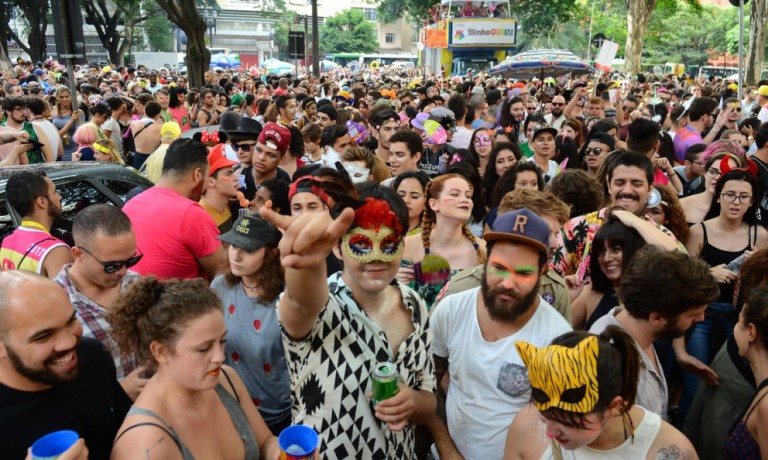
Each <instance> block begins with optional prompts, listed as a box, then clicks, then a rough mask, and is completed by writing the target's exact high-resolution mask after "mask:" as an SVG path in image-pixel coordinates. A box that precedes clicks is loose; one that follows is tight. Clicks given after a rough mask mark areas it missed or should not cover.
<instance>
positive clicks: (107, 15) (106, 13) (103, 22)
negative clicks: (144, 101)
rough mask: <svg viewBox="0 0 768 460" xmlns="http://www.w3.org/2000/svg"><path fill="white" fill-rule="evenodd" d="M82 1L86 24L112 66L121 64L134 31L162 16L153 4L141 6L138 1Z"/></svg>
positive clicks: (147, 3) (146, 3)
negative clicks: (93, 33)
mask: <svg viewBox="0 0 768 460" xmlns="http://www.w3.org/2000/svg"><path fill="white" fill-rule="evenodd" d="M81 1H82V3H81V5H82V8H83V12H84V13H85V14H84V17H85V22H86V23H88V24H91V25H93V27H94V29H96V33H97V34H98V35H99V39H100V40H101V43H102V45H104V48H106V50H107V54H108V55H109V62H111V63H113V64H115V65H123V64H124V62H123V60H124V56H125V52H126V51H127V50H128V48H129V46H130V45H131V42H132V41H133V35H134V28H135V27H136V26H138V25H139V24H141V23H142V22H144V21H146V20H148V19H150V18H152V17H156V16H159V15H160V12H161V10H160V8H159V7H158V6H157V4H156V3H154V2H144V3H143V4H140V1H139V0H109V1H107V0H81ZM166 22H167V21H166ZM150 37H152V34H151V33H150Z"/></svg>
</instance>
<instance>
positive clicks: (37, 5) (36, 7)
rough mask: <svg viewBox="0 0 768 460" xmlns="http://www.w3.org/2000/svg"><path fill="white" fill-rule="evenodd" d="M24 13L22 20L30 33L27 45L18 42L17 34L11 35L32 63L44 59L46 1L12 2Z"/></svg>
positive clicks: (21, 0)
mask: <svg viewBox="0 0 768 460" xmlns="http://www.w3.org/2000/svg"><path fill="white" fill-rule="evenodd" d="M13 3H14V4H16V5H17V6H18V7H19V8H20V9H21V11H22V12H23V13H24V18H25V19H26V21H27V22H28V23H29V26H30V31H29V37H28V43H27V44H25V43H24V42H22V41H21V40H19V38H20V37H19V36H18V34H13V33H11V37H12V38H13V39H14V40H16V43H18V44H19V47H21V49H23V50H24V51H25V52H26V53H27V54H29V58H30V60H31V61H32V62H37V61H44V60H45V59H44V58H45V30H46V29H47V28H48V16H47V13H48V9H49V8H48V0H34V1H33V0H20V1H16V2H13Z"/></svg>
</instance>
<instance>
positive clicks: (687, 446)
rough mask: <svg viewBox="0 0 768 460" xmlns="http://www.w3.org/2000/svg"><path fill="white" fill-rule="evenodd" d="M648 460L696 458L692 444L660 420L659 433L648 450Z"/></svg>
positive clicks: (695, 459) (689, 459)
mask: <svg viewBox="0 0 768 460" xmlns="http://www.w3.org/2000/svg"><path fill="white" fill-rule="evenodd" d="M647 459H648V460H698V459H699V456H698V455H697V454H696V450H694V448H693V445H692V444H691V442H690V441H689V440H688V438H686V437H685V435H683V434H682V433H681V432H679V431H678V430H677V429H676V428H675V427H673V426H672V425H670V424H669V423H667V422H665V421H662V422H661V428H660V429H659V434H657V435H656V439H655V440H654V441H653V445H652V446H651V449H650V450H649V451H648V456H647Z"/></svg>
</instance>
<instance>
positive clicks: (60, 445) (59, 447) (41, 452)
mask: <svg viewBox="0 0 768 460" xmlns="http://www.w3.org/2000/svg"><path fill="white" fill-rule="evenodd" d="M78 439H80V435H79V434H77V433H76V432H74V431H71V430H61V431H54V432H53V433H49V434H47V435H45V436H43V437H42V438H40V439H38V440H37V441H35V443H34V444H32V449H31V454H32V460H55V459H57V458H59V456H61V454H63V453H64V452H66V451H67V449H69V448H70V447H72V446H73V445H74V444H75V443H76V442H77V440H78Z"/></svg>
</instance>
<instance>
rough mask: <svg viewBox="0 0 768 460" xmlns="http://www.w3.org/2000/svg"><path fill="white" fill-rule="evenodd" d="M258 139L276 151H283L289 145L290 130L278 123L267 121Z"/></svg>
mask: <svg viewBox="0 0 768 460" xmlns="http://www.w3.org/2000/svg"><path fill="white" fill-rule="evenodd" d="M258 141H259V142H261V143H262V144H264V145H266V146H267V147H269V148H271V149H275V150H277V151H278V152H285V151H286V150H288V147H289V146H290V145H291V131H290V130H289V129H288V128H286V127H285V126H283V125H281V124H280V123H267V124H266V125H264V129H262V130H261V134H259V139H258Z"/></svg>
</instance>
